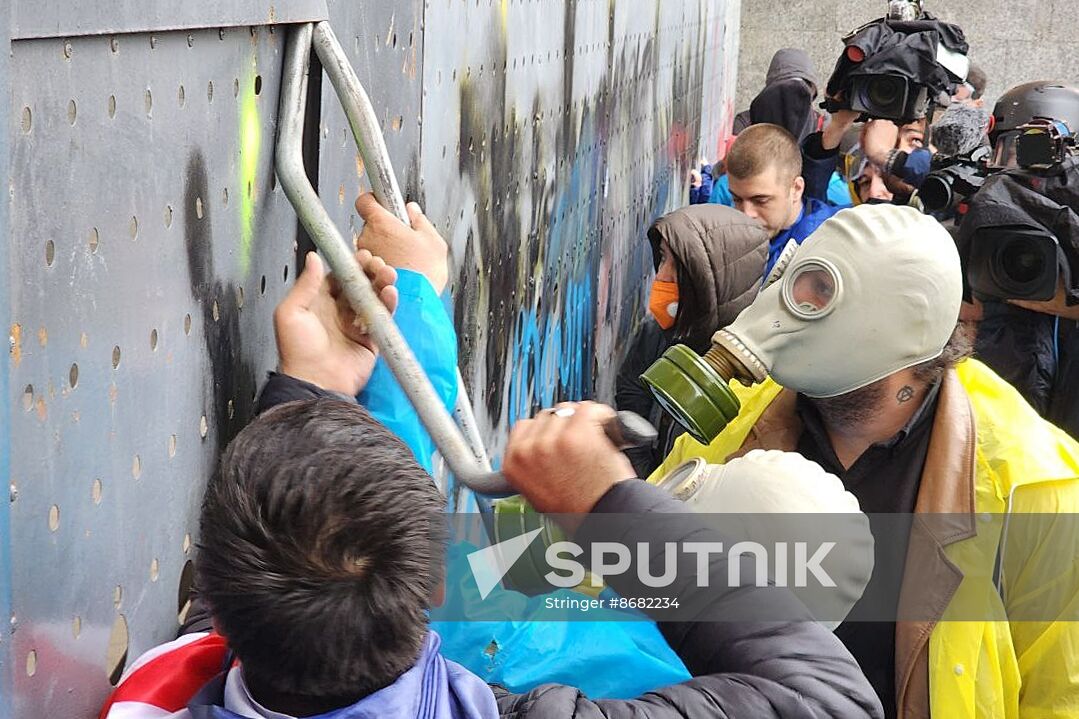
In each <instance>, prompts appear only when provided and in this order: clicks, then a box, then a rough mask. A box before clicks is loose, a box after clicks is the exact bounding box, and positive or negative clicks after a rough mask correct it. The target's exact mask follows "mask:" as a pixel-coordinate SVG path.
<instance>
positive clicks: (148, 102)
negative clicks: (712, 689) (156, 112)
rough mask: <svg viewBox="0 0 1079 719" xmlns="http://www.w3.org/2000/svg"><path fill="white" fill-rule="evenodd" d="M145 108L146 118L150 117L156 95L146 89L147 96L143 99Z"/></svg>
mask: <svg viewBox="0 0 1079 719" xmlns="http://www.w3.org/2000/svg"><path fill="white" fill-rule="evenodd" d="M143 106H144V107H145V108H146V116H147V117H150V116H151V114H152V111H153V109H154V94H153V93H152V92H150V88H146V95H145V96H144V97H143Z"/></svg>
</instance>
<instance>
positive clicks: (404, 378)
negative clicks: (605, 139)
mask: <svg viewBox="0 0 1079 719" xmlns="http://www.w3.org/2000/svg"><path fill="white" fill-rule="evenodd" d="M319 25H320V27H321V30H320V31H319V36H320V39H321V41H320V43H319V46H321V47H323V50H324V51H325V50H326V47H327V45H329V46H332V45H334V44H335V43H336V41H335V40H334V39H333V36H332V33H329V32H328V29H329V28H328V27H327V26H326V25H325V23H319ZM314 33H315V26H314V25H312V24H306V25H301V26H298V27H296V28H295V29H293V30H292V31H291V32H290V33H289V40H288V45H287V48H286V50H285V61H284V69H283V75H282V78H281V105H280V110H279V113H278V131H277V132H278V134H277V157H276V161H275V167H276V170H277V175H278V178H280V180H281V187H282V188H283V189H284V191H285V195H286V196H287V197H288V199H289V201H290V202H291V203H292V206H293V208H295V210H296V215H297V216H298V217H299V219H300V222H302V223H303V226H304V228H305V229H306V230H307V232H308V234H309V235H310V236H311V239H312V240H313V241H314V243H315V245H316V246H317V247H318V249H319V251H320V252H321V253H322V255H323V256H324V257H325V258H326V261H327V262H328V263H329V265H330V267H331V269H332V270H333V273H334V276H335V277H336V278H337V281H338V282H339V283H340V284H341V288H342V290H343V292H344V294H345V297H346V298H347V299H348V302H349V304H350V305H351V307H352V309H353V311H355V312H356V315H357V316H358V317H359V318H360V320H361V321H362V322H363V323H364V324H365V325H366V326H367V328H368V331H369V332H370V333H371V337H372V338H373V339H374V341H375V342H376V343H377V344H378V347H379V349H380V350H381V352H382V356H383V357H385V358H386V363H387V364H388V365H389V367H390V370H391V371H392V372H393V374H394V377H396V378H397V382H398V383H399V384H400V385H401V388H402V389H403V390H404V392H405V394H406V396H407V397H408V399H409V401H410V402H411V403H412V406H413V407H414V408H415V409H416V413H417V414H418V415H419V417H420V420H421V421H422V422H423V424H424V427H426V428H427V431H428V432H429V433H430V435H431V439H432V440H433V441H434V443H435V446H436V447H438V450H439V452H441V453H442V456H443V458H444V459H445V460H446V463H447V464H448V465H449V467H450V470H451V471H452V472H453V474H454V475H455V476H456V477H457V479H458V480H459V481H461V482H462V483H464V484H465V486H467V487H469V488H470V489H472V490H474V491H476V492H479V493H482V494H491V495H500V494H503V495H504V494H510V493H512V489H511V487H510V486H509V484H508V483H507V482H506V480H505V478H504V477H503V476H502V475H500V474H497V473H493V472H491V471H490V466H489V465H488V464H486V462H485V461H483V460H481V459H480V458H478V457H477V456H476V453H474V452H473V451H472V450H471V449H470V447H469V446H468V444H467V443H466V442H465V439H464V437H463V436H462V434H461V432H460V431H459V430H458V429H457V426H456V425H455V424H454V421H453V418H452V417H450V414H449V413H448V412H447V411H446V410H445V409H444V408H443V407H442V403H441V401H440V400H439V398H438V395H437V393H436V392H435V389H434V387H433V386H432V385H431V381H430V380H429V379H428V378H427V375H426V373H424V371H423V369H422V368H421V367H420V365H419V362H417V361H416V357H415V355H413V354H412V350H411V349H410V348H409V346H408V343H407V342H405V339H404V337H402V336H401V332H400V331H399V330H398V329H397V325H396V323H394V321H393V318H392V317H391V315H390V313H389V312H388V311H387V310H386V308H385V306H383V304H382V303H381V302H380V301H379V299H378V296H377V295H376V294H375V291H374V289H373V288H372V287H371V283H370V282H369V281H368V279H367V276H366V275H365V274H364V273H363V271H362V270H361V269H360V266H359V264H358V263H357V262H356V258H355V256H354V248H353V247H352V245H351V243H349V242H347V241H346V240H345V238H344V237H342V235H341V233H340V231H338V229H337V226H336V225H335V224H334V223H333V220H332V219H330V216H329V214H328V213H327V212H326V208H325V207H323V205H322V202H321V200H320V199H319V197H318V193H317V192H315V189H314V188H313V187H312V186H311V182H310V181H309V180H308V178H307V172H306V170H305V168H304V164H303V148H302V137H303V123H304V109H305V106H306V100H307V80H308V72H309V69H310V52H311V48H312V37H313V35H314ZM316 49H317V48H316ZM337 50H340V48H339V47H338V48H337ZM328 57H329V59H330V62H328V63H327V64H326V68H327V71H328V72H329V74H330V79H331V81H334V78H335V76H336V77H337V79H338V81H340V80H341V75H342V65H344V66H347V65H348V63H347V62H344V63H342V62H340V61H338V60H335V59H334V57H336V55H335V54H330V55H329V56H328ZM354 78H355V74H354V73H353V79H354ZM346 82H347V80H346ZM358 84H359V83H358V81H357V82H356V85H357V86H358ZM336 86H337V83H336V82H335V87H336ZM352 99H353V100H354V102H355V103H357V104H359V105H360V106H365V107H363V109H365V110H367V112H366V113H362V112H356V113H355V114H356V115H357V116H358V117H361V118H362V116H363V115H364V114H369V115H371V116H373V115H374V111H373V110H372V109H371V106H370V101H369V100H368V99H367V97H366V95H365V94H364V95H359V94H356V95H352ZM353 109H354V110H355V108H353ZM346 110H348V107H347V106H346ZM351 119H352V118H351V115H350V121H351ZM375 128H377V122H376V124H375ZM356 129H359V131H360V132H361V133H362V134H364V135H365V138H367V139H370V138H372V137H377V138H378V139H377V140H375V145H376V146H377V147H376V148H374V149H376V150H377V151H379V152H380V153H381V154H382V156H383V157H385V152H386V150H385V144H384V142H383V141H382V139H381V132H372V128H371V127H369V126H360V127H359V128H354V132H355V130H356ZM360 149H361V151H368V152H370V151H371V150H372V148H371V146H370V144H369V143H368V142H364V143H363V144H362V145H361V147H360ZM371 159H374V158H371ZM364 162H365V164H366V165H367V167H368V168H371V167H378V166H379V164H380V163H379V162H377V161H376V162H369V158H366V157H365V158H364ZM381 166H382V168H383V171H377V170H376V171H375V172H372V173H371V175H370V177H371V181H372V185H373V186H374V187H375V188H376V192H377V193H380V194H381V195H382V197H379V199H380V200H381V201H384V202H385V201H387V199H386V198H387V197H393V195H394V194H397V195H398V196H399V194H400V192H399V190H398V191H397V192H396V193H394V189H395V188H396V181H395V180H393V179H392V173H391V172H388V171H385V168H388V167H389V163H388V162H382V163H381ZM369 172H370V170H369ZM387 185H389V187H387ZM387 190H389V192H388V193H387ZM376 197H378V195H376ZM389 202H390V203H391V204H390V207H391V209H392V211H393V212H394V214H395V215H397V216H398V217H399V218H401V219H405V212H404V206H403V203H401V206H400V207H399V208H397V207H394V206H393V204H392V203H393V200H389Z"/></svg>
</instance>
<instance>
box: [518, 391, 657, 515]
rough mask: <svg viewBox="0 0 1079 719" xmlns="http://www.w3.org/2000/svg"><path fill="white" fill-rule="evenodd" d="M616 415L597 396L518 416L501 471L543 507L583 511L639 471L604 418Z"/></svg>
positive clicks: (554, 510)
mask: <svg viewBox="0 0 1079 719" xmlns="http://www.w3.org/2000/svg"><path fill="white" fill-rule="evenodd" d="M614 416H615V412H614V410H613V409H611V408H610V407H606V406H604V405H601V404H596V403H594V402H579V403H566V404H561V405H559V406H558V408H557V409H556V410H553V411H552V410H546V411H544V412H541V413H540V414H538V415H536V416H535V417H534V418H532V419H527V420H523V421H521V422H518V423H517V424H516V425H514V427H513V431H512V432H511V433H510V438H509V444H508V445H507V447H506V453H505V456H504V458H503V461H502V472H503V473H504V474H505V475H506V478H507V479H508V480H509V482H510V484H512V485H513V488H514V489H516V490H517V491H518V492H520V493H521V494H522V495H524V497H525V499H527V500H528V501H529V503H530V504H531V505H532V506H533V507H535V508H536V509H537V510H539V511H540V512H544V513H547V514H585V513H587V512H590V511H591V510H592V508H593V507H594V506H595V505H596V502H598V501H599V500H600V498H602V497H603V495H604V494H606V493H607V492H608V490H610V489H611V487H613V486H614V485H616V484H618V483H619V482H621V481H623V480H626V479H633V478H635V477H636V476H637V475H636V473H635V472H634V471H633V465H631V464H630V462H629V460H628V459H626V456H625V455H624V454H622V453H621V452H619V451H618V449H617V448H616V447H615V446H614V445H613V444H611V441H610V440H609V439H608V438H607V435H606V434H604V431H603V423H604V422H605V421H607V420H609V419H611V418H612V417H614Z"/></svg>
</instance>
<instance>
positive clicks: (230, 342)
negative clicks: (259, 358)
mask: <svg viewBox="0 0 1079 719" xmlns="http://www.w3.org/2000/svg"><path fill="white" fill-rule="evenodd" d="M184 178H185V180H184V182H185V184H184V243H185V247H186V249H187V271H188V275H189V278H190V281H191V292H192V294H193V295H194V297H195V299H196V300H198V302H199V304H200V305H201V307H202V326H203V342H204V343H205V345H206V352H207V354H208V355H209V357H210V381H211V386H210V387H209V395H208V396H207V397H206V400H205V401H206V404H207V405H208V411H207V413H206V418H207V421H208V424H209V431H210V432H212V434H213V442H214V445H215V450H216V451H215V455H216V453H218V452H220V451H221V450H222V449H224V448H225V446H226V445H227V444H228V443H229V441H230V440H231V439H232V438H233V437H234V436H236V433H237V432H239V431H240V429H241V428H242V427H243V426H244V425H245V424H246V423H247V421H248V419H250V417H251V415H252V414H253V412H254V399H255V389H256V384H255V382H256V378H255V369H254V367H253V365H252V362H251V360H250V358H248V357H245V355H244V352H243V343H242V341H241V333H240V301H239V297H240V295H239V294H238V292H237V288H236V287H235V286H234V285H232V284H231V283H223V282H221V280H219V279H218V278H217V276H216V275H215V273H214V260H213V233H212V232H211V230H210V214H209V213H210V203H209V202H204V199H205V198H208V197H209V191H210V190H209V182H208V180H207V173H206V162H205V160H204V158H203V157H202V155H201V154H199V153H194V154H192V155H191V156H190V157H189V159H188V162H187V168H186V171H185V174H184Z"/></svg>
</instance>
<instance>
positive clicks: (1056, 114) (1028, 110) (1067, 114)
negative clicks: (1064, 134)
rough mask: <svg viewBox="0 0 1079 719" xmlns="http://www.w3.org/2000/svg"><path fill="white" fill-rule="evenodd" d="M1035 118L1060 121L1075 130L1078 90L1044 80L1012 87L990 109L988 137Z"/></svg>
mask: <svg viewBox="0 0 1079 719" xmlns="http://www.w3.org/2000/svg"><path fill="white" fill-rule="evenodd" d="M1037 117H1040V118H1043V119H1046V120H1063V121H1064V122H1066V123H1068V127H1070V128H1071V130H1072V132H1079V89H1076V88H1074V87H1070V86H1068V85H1065V84H1064V83H1062V82H1052V81H1048V80H1041V81H1039V82H1028V83H1026V84H1024V85H1017V86H1015V87H1013V88H1012V89H1011V90H1008V91H1007V92H1006V93H1004V94H1003V95H1001V96H1000V99H999V100H997V104H996V107H994V108H993V120H994V125H993V134H992V137H991V139H993V140H995V139H996V137H997V135H998V134H999V133H1001V132H1009V131H1011V130H1014V129H1016V128H1017V127H1019V126H1020V125H1025V124H1026V123H1028V122H1030V121H1031V120H1033V119H1034V118H1037Z"/></svg>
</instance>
